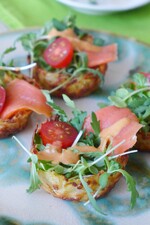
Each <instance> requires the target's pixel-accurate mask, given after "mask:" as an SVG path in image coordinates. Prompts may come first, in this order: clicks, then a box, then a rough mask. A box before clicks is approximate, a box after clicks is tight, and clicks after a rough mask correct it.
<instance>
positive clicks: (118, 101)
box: [108, 73, 150, 132]
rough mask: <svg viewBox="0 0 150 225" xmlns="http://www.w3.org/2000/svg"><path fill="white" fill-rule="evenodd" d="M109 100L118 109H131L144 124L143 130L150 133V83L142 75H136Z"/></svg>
mask: <svg viewBox="0 0 150 225" xmlns="http://www.w3.org/2000/svg"><path fill="white" fill-rule="evenodd" d="M108 99H109V100H110V102H111V103H112V104H113V105H115V106H117V107H121V108H122V107H128V108H129V109H131V111H132V112H133V113H135V114H136V116H137V117H138V119H139V122H140V123H141V124H143V128H142V129H143V130H144V131H145V132H149V131H150V83H149V82H148V81H147V79H146V77H145V76H144V75H143V74H142V73H136V74H134V75H133V76H132V77H131V78H130V79H129V80H128V81H127V82H125V83H124V84H122V85H121V87H120V88H118V89H117V90H116V91H115V92H114V93H112V95H111V96H109V97H108Z"/></svg>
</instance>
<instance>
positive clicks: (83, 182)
mask: <svg viewBox="0 0 150 225" xmlns="http://www.w3.org/2000/svg"><path fill="white" fill-rule="evenodd" d="M82 174H83V171H80V172H79V178H80V181H81V183H82V185H83V187H84V188H85V190H86V193H87V195H88V198H89V201H90V203H91V204H92V206H93V208H94V209H95V210H96V211H97V212H99V213H101V214H103V215H106V214H105V213H104V212H102V211H101V210H100V208H99V207H98V205H97V202H96V199H95V198H94V197H93V195H92V192H93V191H92V189H91V188H90V187H89V186H88V184H87V183H86V181H85V180H84V178H83V176H82Z"/></svg>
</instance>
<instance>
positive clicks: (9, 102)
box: [0, 79, 52, 119]
mask: <svg viewBox="0 0 150 225" xmlns="http://www.w3.org/2000/svg"><path fill="white" fill-rule="evenodd" d="M22 110H31V111H34V112H36V113H38V114H43V115H45V116H46V117H50V115H51V112H52V109H51V107H50V106H49V105H48V104H47V103H46V97H45V96H44V95H43V94H42V92H41V90H40V89H38V88H36V87H35V86H33V85H31V84H29V83H28V82H26V81H24V80H21V79H14V80H13V81H11V82H10V83H9V84H8V85H7V87H6V102H5V105H4V108H3V110H2V112H1V114H0V118H1V119H9V118H11V117H12V116H13V115H14V114H15V113H16V112H18V111H22Z"/></svg>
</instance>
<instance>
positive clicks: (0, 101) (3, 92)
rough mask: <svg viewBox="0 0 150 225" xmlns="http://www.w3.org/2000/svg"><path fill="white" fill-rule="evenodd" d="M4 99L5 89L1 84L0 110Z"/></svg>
mask: <svg viewBox="0 0 150 225" xmlns="http://www.w3.org/2000/svg"><path fill="white" fill-rule="evenodd" d="M5 100H6V91H5V89H4V88H3V87H2V86H0V112H1V111H2V109H3V106H4V104H5Z"/></svg>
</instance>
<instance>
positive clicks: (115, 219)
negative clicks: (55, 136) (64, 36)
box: [0, 30, 150, 225]
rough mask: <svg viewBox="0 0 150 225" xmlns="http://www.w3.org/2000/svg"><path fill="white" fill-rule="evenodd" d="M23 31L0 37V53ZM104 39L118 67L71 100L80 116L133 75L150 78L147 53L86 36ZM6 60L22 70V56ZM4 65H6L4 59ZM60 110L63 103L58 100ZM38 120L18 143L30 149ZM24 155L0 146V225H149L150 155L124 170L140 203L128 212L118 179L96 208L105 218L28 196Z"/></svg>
mask: <svg viewBox="0 0 150 225" xmlns="http://www.w3.org/2000/svg"><path fill="white" fill-rule="evenodd" d="M24 32H29V30H28V31H21V32H20V31H19V32H15V33H6V34H2V35H1V36H0V51H1V52H3V51H4V49H6V48H7V47H9V46H11V44H12V43H13V41H14V40H15V39H16V38H17V37H18V36H20V35H21V34H23V33H24ZM91 33H92V34H93V35H95V36H98V37H101V38H102V39H104V41H105V44H110V43H114V42H115V43H117V44H118V49H119V53H118V61H117V62H114V63H110V64H109V67H108V71H107V74H106V80H105V85H104V86H103V88H102V89H99V90H98V91H97V92H95V93H94V94H93V95H91V96H89V97H86V98H82V99H79V100H76V101H75V102H76V104H77V106H78V107H79V108H80V109H82V110H87V111H88V112H89V113H90V112H91V110H92V111H93V110H96V109H98V105H97V103H99V102H106V101H107V95H109V94H110V92H111V91H112V90H114V89H115V88H116V87H118V85H119V84H120V83H121V82H123V81H124V80H125V79H126V78H127V77H128V76H129V74H132V73H134V72H136V71H145V72H150V63H149V59H150V47H149V46H147V45H145V44H142V43H138V42H136V41H134V40H131V39H126V38H122V37H117V36H115V35H112V34H105V33H101V32H95V31H92V32H91ZM10 57H13V58H15V59H17V61H18V62H19V63H20V64H25V63H26V62H25V53H24V51H23V50H22V49H21V47H19V46H18V51H16V52H14V53H13V54H12V55H11V56H10ZM6 60H7V59H6ZM57 103H58V104H60V105H61V106H62V107H63V108H64V109H65V106H64V104H63V102H62V100H57ZM41 120H42V118H41V117H40V116H36V115H35V114H33V115H32V117H31V119H30V121H29V123H28V126H27V127H26V129H25V130H24V131H22V132H20V133H19V134H17V135H16V136H17V138H19V140H20V141H21V142H22V143H23V145H24V146H25V147H26V148H28V149H30V143H31V138H32V132H33V130H34V129H35V125H36V123H37V122H38V121H41ZM27 159H28V155H26V153H25V152H24V151H23V150H22V149H21V147H20V146H18V145H17V144H16V143H15V141H14V140H12V138H11V137H10V138H6V139H3V140H0V224H1V225H16V224H18V225H83V224H85V225H97V224H101V225H127V224H130V225H141V224H144V225H149V224H150V222H149V221H150V154H147V153H136V154H135V155H132V156H130V158H129V163H128V167H127V170H128V171H129V172H130V173H131V174H132V176H134V178H135V180H136V182H137V188H138V191H139V194H140V196H139V199H138V201H137V204H136V206H135V208H134V209H132V210H131V209H130V206H129V202H130V196H129V194H128V192H127V191H126V189H127V187H126V184H125V181H124V179H123V178H122V179H121V180H120V181H119V183H118V184H117V185H116V187H115V188H114V189H113V190H112V191H111V192H110V193H109V194H108V195H107V196H106V197H105V198H103V199H99V200H98V201H97V202H98V205H99V207H100V208H101V209H102V211H104V212H105V213H107V216H103V215H100V214H98V213H96V212H95V211H94V210H93V208H92V207H91V206H90V205H87V206H84V205H83V203H74V202H69V201H65V200H61V199H57V198H54V197H53V196H51V195H49V194H48V193H46V192H44V191H43V190H42V189H40V190H38V191H36V192H34V193H32V194H28V193H27V192H26V189H27V188H28V186H29V167H30V166H29V163H27Z"/></svg>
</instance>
